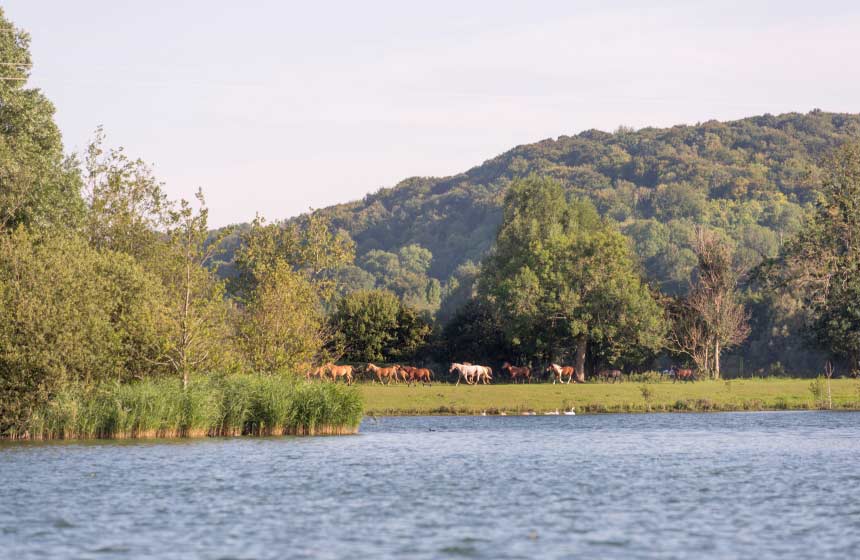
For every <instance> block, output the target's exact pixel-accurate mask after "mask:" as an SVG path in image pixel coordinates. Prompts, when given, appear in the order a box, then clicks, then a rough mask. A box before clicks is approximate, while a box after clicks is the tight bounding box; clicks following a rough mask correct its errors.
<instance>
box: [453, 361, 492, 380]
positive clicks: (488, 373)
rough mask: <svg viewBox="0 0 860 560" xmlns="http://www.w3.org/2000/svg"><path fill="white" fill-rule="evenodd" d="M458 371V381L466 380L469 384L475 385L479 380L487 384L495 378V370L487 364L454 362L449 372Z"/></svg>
mask: <svg viewBox="0 0 860 560" xmlns="http://www.w3.org/2000/svg"><path fill="white" fill-rule="evenodd" d="M455 371H456V372H457V383H456V384H455V385H459V384H460V381H465V382H466V383H467V384H469V385H474V384H475V383H477V382H479V381H483V382H484V384H485V385H486V384H487V383H489V382H490V381H492V379H493V370H492V369H490V368H489V367H487V366H476V365H472V364H460V363H453V364H451V367H450V368H449V369H448V373H454V372H455Z"/></svg>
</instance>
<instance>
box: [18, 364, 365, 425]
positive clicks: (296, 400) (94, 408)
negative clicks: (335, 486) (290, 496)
mask: <svg viewBox="0 0 860 560" xmlns="http://www.w3.org/2000/svg"><path fill="white" fill-rule="evenodd" d="M361 417H362V399H361V396H360V394H359V393H358V391H357V390H355V389H354V388H352V387H347V386H344V385H336V384H332V383H323V384H314V383H306V382H304V381H303V380H299V379H296V378H295V377H292V376H285V375H284V376H282V375H255V374H241V375H225V376H212V377H201V378H199V379H192V380H191V382H190V383H189V384H188V387H187V388H185V389H183V387H182V383H181V382H180V381H179V380H176V379H147V380H141V381H139V382H134V383H104V384H101V385H98V386H91V387H87V386H84V385H75V384H70V385H68V386H66V387H64V388H63V389H62V390H61V391H60V392H58V393H57V394H56V395H55V396H54V397H53V398H51V399H50V400H49V401H47V402H45V403H44V404H41V405H40V406H39V407H38V408H37V409H35V410H34V411H33V412H32V414H31V415H30V416H29V420H28V421H27V422H26V424H22V425H18V426H14V427H12V428H10V429H8V430H7V432H6V433H4V434H2V435H3V436H4V437H5V438H8V439H19V440H20V439H29V440H51V439H97V438H98V439H101V438H117V439H128V438H177V437H206V436H215V437H217V436H240V435H253V436H276V435H341V434H354V433H356V432H357V431H358V425H359V423H360V421H361Z"/></svg>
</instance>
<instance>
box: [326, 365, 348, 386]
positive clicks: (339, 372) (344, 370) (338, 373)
mask: <svg viewBox="0 0 860 560" xmlns="http://www.w3.org/2000/svg"><path fill="white" fill-rule="evenodd" d="M323 368H324V370H328V373H329V375H331V380H332V381H334V382H336V381H337V379H338V377H343V378H344V380H346V384H347V385H352V366H336V365H334V364H333V363H331V362H329V363H327V364H326V365H324V366H323Z"/></svg>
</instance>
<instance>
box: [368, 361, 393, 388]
mask: <svg viewBox="0 0 860 560" xmlns="http://www.w3.org/2000/svg"><path fill="white" fill-rule="evenodd" d="M367 370H368V371H372V372H373V373H375V374H376V379H377V380H378V381H379V382H380V383H382V380H383V379H387V380H388V383H386V385H390V384H391V380H392V379H393V380H394V382H395V383H397V366H390V367H385V368H382V367H379V366H376V365H373V364H367Z"/></svg>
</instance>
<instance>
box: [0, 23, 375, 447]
mask: <svg viewBox="0 0 860 560" xmlns="http://www.w3.org/2000/svg"><path fill="white" fill-rule="evenodd" d="M0 27H2V28H3V29H4V30H6V32H5V33H3V34H2V36H0V55H3V56H4V60H15V61H20V63H21V66H17V65H15V64H12V63H10V64H7V66H6V67H4V68H5V70H4V72H5V71H7V70H8V72H7V73H8V74H9V75H8V76H7V79H5V80H4V81H2V82H0V437H3V436H10V437H54V436H56V435H58V434H59V436H61V437H63V436H64V435H68V434H72V435H75V436H86V437H92V436H96V437H98V436H101V435H106V434H114V435H116V434H119V435H132V436H134V434H138V433H139V432H140V431H141V430H142V431H145V432H146V431H152V430H155V433H162V434H163V433H170V434H174V435H176V434H183V433H187V432H188V430H192V427H194V426H199V425H201V424H200V422H203V425H206V426H207V428H206V429H205V430H204V432H205V433H211V434H223V433H225V431H224V429H222V428H221V427H219V426H218V424H217V419H215V420H213V419H211V418H209V419H203V420H201V419H200V418H197V417H195V416H194V414H196V413H193V406H196V405H195V402H196V401H194V398H193V395H192V393H194V390H195V389H194V388H193V387H192V385H194V384H195V381H194V380H195V379H197V380H198V381H197V382H196V386H197V387H199V386H200V385H201V384H203V385H205V386H206V387H207V388H208V389H207V391H208V393H207V394H206V395H204V396H203V397H201V398H202V399H203V401H201V403H197V404H200V405H201V406H202V407H203V408H206V407H208V406H209V405H211V404H212V399H215V398H216V396H217V395H218V394H220V393H218V391H219V390H220V389H218V388H216V387H215V385H213V384H217V383H221V382H220V381H218V382H217V383H216V380H222V381H223V380H225V379H229V380H231V381H230V383H233V382H235V383H233V384H232V385H231V384H230V383H228V385H227V386H226V387H227V389H226V390H227V393H229V395H228V396H230V398H229V399H228V401H229V407H232V408H235V407H236V406H239V405H240V404H241V402H240V401H242V399H245V400H247V399H251V401H249V402H250V404H249V406H253V407H255V410H252V411H251V412H250V413H249V414H250V416H249V417H250V418H259V417H260V416H259V415H256V413H257V412H259V411H258V410H256V408H260V407H265V406H268V404H271V402H270V400H271V399H269V397H272V398H275V397H276V396H277V394H282V396H284V395H287V393H285V391H286V392H288V393H289V395H288V396H289V398H287V397H284V398H283V399H281V400H280V401H279V402H280V404H278V406H279V407H280V408H279V410H280V412H283V413H284V414H287V415H288V416H289V418H286V417H283V418H281V417H279V418H280V419H278V420H277V422H276V424H277V427H276V428H277V429H276V431H277V430H280V431H287V432H289V433H301V432H313V431H314V430H316V429H317V428H316V427H315V426H318V424H319V423H322V424H325V426H324V428H323V429H324V431H330V432H336V431H338V430H339V429H340V428H341V427H343V428H344V429H346V430H347V431H349V430H354V428H355V426H356V425H357V421H358V420H357V419H358V417H359V415H360V402H359V400H358V399H357V396H356V395H355V394H354V393H349V392H342V391H340V390H339V389H304V388H302V387H301V386H296V385H295V384H294V383H293V381H290V378H286V377H278V379H277V380H276V381H272V382H269V381H266V380H265V379H262V378H261V377H260V375H264V376H265V375H273V374H296V373H304V372H305V369H304V366H305V365H306V364H308V363H310V362H313V361H321V360H322V359H324V358H325V357H326V355H325V346H326V344H327V343H328V342H329V341H330V339H331V336H330V335H329V332H328V328H329V327H328V320H327V317H326V314H325V309H326V306H327V305H328V306H332V305H333V301H334V298H335V297H336V294H337V292H336V280H335V271H336V270H337V269H339V268H341V267H343V266H345V265H349V264H351V263H352V262H353V258H354V255H353V243H352V240H351V239H350V238H349V236H348V235H346V234H345V233H344V232H341V231H338V230H334V229H333V228H331V227H330V225H329V221H328V219H327V218H325V217H323V216H310V217H308V218H307V219H306V220H304V221H303V222H302V223H300V224H288V225H277V226H266V225H265V224H264V223H262V221H261V220H258V221H257V222H255V223H254V224H252V225H251V226H249V227H245V228H243V236H242V237H241V241H242V246H241V248H240V249H239V250H238V251H237V252H236V255H235V256H236V258H235V263H233V264H232V267H233V270H234V271H235V274H234V277H233V278H232V281H231V282H230V283H229V288H230V290H228V283H227V282H226V281H225V280H223V279H221V278H219V277H218V275H217V274H216V272H215V271H216V270H218V265H219V263H218V258H219V257H221V256H222V255H223V254H224V250H223V249H222V247H223V245H224V242H225V239H226V238H227V237H228V236H229V234H230V232H229V231H225V232H222V233H220V234H217V235H212V234H210V230H209V226H208V211H207V209H206V205H205V201H204V199H203V194H202V192H198V193H197V195H196V200H195V201H192V202H190V201H187V200H179V201H172V200H169V199H168V198H167V196H166V195H165V193H164V191H163V188H162V185H161V184H160V183H159V182H158V180H157V179H156V178H155V177H154V175H153V173H152V170H151V168H150V167H149V166H148V165H147V164H146V163H144V162H143V161H141V160H138V159H134V158H131V157H129V156H128V155H127V154H126V153H125V152H124V151H123V150H122V149H121V148H109V147H107V146H106V139H105V135H104V133H103V132H102V131H101V129H98V130H97V131H96V136H95V139H94V140H93V142H92V143H91V145H90V146H89V148H88V149H87V151H86V154H85V157H84V158H83V160H82V161H80V162H79V161H78V160H77V159H75V158H69V159H66V158H65V157H64V156H63V147H62V143H61V141H60V136H59V132H58V130H57V127H56V126H55V124H54V123H53V121H52V114H53V109H52V107H51V105H50V103H48V102H47V100H45V98H44V97H43V96H42V94H41V93H40V92H38V91H36V90H29V89H26V87H25V82H26V77H27V74H28V73H29V68H30V66H29V60H30V58H29V52H28V50H27V46H28V38H27V36H26V34H25V33H23V32H21V31H19V30H16V29H14V28H13V26H12V24H11V23H10V22H8V21H6V20H5V19H3V18H2V12H0ZM234 248H235V247H234ZM250 372H253V373H254V374H256V375H249V373H250ZM237 375H238V376H237ZM288 381H289V383H287V382H288ZM225 383H226V382H225ZM237 384H238V385H237ZM278 384H280V385H282V387H281V389H276V386H277V385H278ZM219 387H220V385H219ZM231 387H232V388H231ZM236 387H239V389H242V390H238V389H237V391H238V392H235V391H233V389H235V388H236ZM243 388H244V389H243ZM245 389H248V391H250V393H248V391H245ZM153 391H155V392H156V393H157V392H158V391H162V392H166V393H165V394H158V395H153ZM243 391H245V392H244V393H243ZM260 391H263V392H265V391H270V392H273V393H272V394H271V395H267V394H262V393H260ZM278 391H280V393H278ZM234 393H235V394H234ZM243 395H244V396H243ZM249 395H250V396H249ZM233 397H236V398H237V399H239V400H236V399H234V398H233ZM217 398H220V397H217ZM225 398H226V397H225ZM153 399H154V400H153ZM253 399H257V400H253ZM267 399H269V400H267ZM204 401H205V402H204ZM242 402H244V401H242ZM267 403H268V404H267ZM356 403H357V404H356ZM276 404H277V403H276ZM162 405H163V406H162ZM186 405H187V406H186ZM192 405H193V406H192ZM282 405H283V406H282ZM287 405H289V407H287V408H289V410H287V408H284V407H285V406H287ZM341 405H344V406H347V407H348V408H349V410H348V411H347V413H346V415H345V416H343V415H341V416H339V414H340V413H339V412H337V411H335V412H333V413H331V414H330V412H331V410H334V409H332V407H335V408H337V407H339V406H341ZM150 406H151V407H154V408H147V407H150ZM356 406H357V407H358V408H356ZM127 407H131V409H133V410H129V409H127ZM135 407H143V409H142V410H136V409H135ZM159 407H161V408H159ZM165 407H166V408H165ZM188 407H191V408H188ZM290 407H292V408H290ZM327 407H328V408H327ZM201 410H202V409H201ZM207 410H208V409H207ZM290 411H292V412H290ZM296 411H298V412H296ZM320 411H322V412H320ZM326 411H328V412H326ZM102 413H104V414H102ZM138 413H140V414H138ZM162 413H164V414H162ZM136 414H138V415H137V416H135V415H136ZM189 414H190V416H189ZM139 418H145V419H146V421H147V422H148V424H147V426H146V427H142V426H139V425H136V424H135V423H136V422H138V419H139ZM338 418H345V420H344V422H346V424H344V425H343V426H339V425H338V424H337V423H338V422H339V420H338ZM46 419H47V420H46ZM198 420H200V422H198ZM45 422H48V423H49V424H51V425H50V426H48V425H46V424H45ZM212 422H216V423H215V424H213V423H212ZM237 422H238V424H233V426H235V425H238V426H240V427H239V428H238V430H239V431H240V433H245V432H248V431H250V432H251V433H269V431H270V427H271V426H270V427H268V428H267V427H264V426H258V427H257V428H259V429H257V428H247V427H246V425H247V423H248V422H251V423H253V422H256V420H248V421H245V420H241V419H239V420H237ZM123 423H125V424H123ZM165 423H166V424H170V425H172V426H174V428H175V429H173V430H172V431H171V429H168V428H167V427H164V426H165ZM183 423H184V424H183ZM158 426H162V427H163V429H162V428H159V427H158ZM235 429H236V428H234V427H231V428H229V430H228V431H230V430H235ZM135 437H136V436H135Z"/></svg>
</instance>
